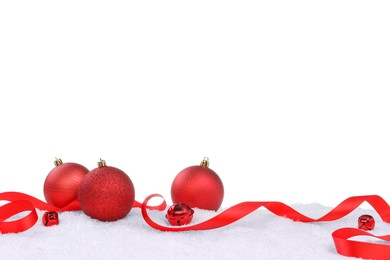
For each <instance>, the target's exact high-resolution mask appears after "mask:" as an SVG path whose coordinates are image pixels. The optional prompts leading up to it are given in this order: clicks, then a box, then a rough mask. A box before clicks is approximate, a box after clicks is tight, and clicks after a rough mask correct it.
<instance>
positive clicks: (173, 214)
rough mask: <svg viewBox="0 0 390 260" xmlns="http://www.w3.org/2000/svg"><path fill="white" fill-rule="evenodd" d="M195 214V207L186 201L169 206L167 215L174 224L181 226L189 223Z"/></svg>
mask: <svg viewBox="0 0 390 260" xmlns="http://www.w3.org/2000/svg"><path fill="white" fill-rule="evenodd" d="M193 215H194V210H193V209H191V208H190V207H189V206H187V205H186V204H184V203H178V204H173V205H172V206H170V207H169V209H168V212H167V214H166V215H165V217H166V219H167V220H168V221H169V223H170V224H171V225H172V226H181V225H187V224H189V223H190V222H191V220H192V216H193Z"/></svg>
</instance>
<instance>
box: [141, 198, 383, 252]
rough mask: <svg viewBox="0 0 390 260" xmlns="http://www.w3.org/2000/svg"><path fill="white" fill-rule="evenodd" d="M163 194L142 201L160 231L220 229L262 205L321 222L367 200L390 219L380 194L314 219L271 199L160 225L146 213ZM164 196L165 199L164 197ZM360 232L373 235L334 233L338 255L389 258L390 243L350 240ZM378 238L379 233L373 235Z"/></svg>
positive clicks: (351, 231) (343, 204) (149, 221)
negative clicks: (188, 221) (201, 218)
mask: <svg viewBox="0 0 390 260" xmlns="http://www.w3.org/2000/svg"><path fill="white" fill-rule="evenodd" d="M155 197H160V198H163V197H162V196H161V195H159V194H152V195H150V196H148V197H147V198H146V199H145V201H144V202H143V204H142V208H141V210H142V216H143V218H144V220H145V221H146V223H147V224H148V225H149V226H151V227H152V228H155V229H158V230H161V231H173V232H178V231H190V230H208V229H216V228H220V227H223V226H226V225H229V224H232V223H233V222H235V221H237V220H239V219H241V218H243V217H245V216H247V215H248V214H250V213H252V212H253V211H255V210H257V209H258V208H260V207H265V208H266V209H268V210H269V211H271V212H272V213H274V214H275V215H278V216H281V217H286V218H289V219H292V220H294V221H300V222H322V221H333V220H337V219H340V218H342V217H344V216H346V215H348V214H349V213H351V212H352V211H353V210H355V209H356V208H357V207H359V206H360V205H361V204H362V203H363V202H368V203H369V204H370V205H371V206H372V207H373V208H374V209H375V210H376V211H377V212H378V214H379V216H380V217H381V218H382V220H383V221H385V222H390V206H389V205H388V204H387V202H386V201H385V200H383V199H382V198H381V197H380V196H377V195H368V196H356V197H350V198H348V199H346V200H344V201H343V202H341V203H340V204H339V205H338V206H336V207H335V208H334V209H332V210H331V211H329V212H328V213H327V214H325V215H324V216H322V217H320V218H318V219H313V218H310V217H307V216H305V215H303V214H301V213H299V212H298V211H296V210H294V209H293V208H291V207H289V206H287V205H286V204H283V203H281V202H276V201H269V202H261V201H260V202H256V201H249V202H242V203H239V204H237V205H234V206H232V207H230V208H228V209H226V210H225V211H223V212H221V213H219V214H218V215H216V216H215V217H213V218H211V219H209V220H206V221H204V222H202V223H198V224H194V225H190V226H181V227H167V226H163V225H160V224H158V223H156V222H154V221H153V220H152V219H151V218H150V217H149V215H148V213H147V211H146V210H147V204H148V202H149V200H150V199H152V198H155ZM163 199H164V198H163ZM358 235H370V236H374V235H371V234H370V233H367V232H365V231H362V230H359V229H353V228H342V229H339V230H336V231H335V232H333V234H332V236H333V240H334V243H335V246H336V250H337V252H338V253H339V254H341V255H345V256H353V257H362V258H366V259H367V258H369V259H390V246H388V245H381V244H374V243H368V242H358V241H351V240H348V239H349V238H351V237H354V236H358ZM374 237H376V236H374ZM377 238H380V239H383V240H386V241H390V235H389V236H382V237H377Z"/></svg>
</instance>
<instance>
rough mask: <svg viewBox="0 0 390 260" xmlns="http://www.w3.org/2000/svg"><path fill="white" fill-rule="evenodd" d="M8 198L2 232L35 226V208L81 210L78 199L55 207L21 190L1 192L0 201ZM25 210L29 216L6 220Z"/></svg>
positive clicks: (1, 212) (0, 226)
mask: <svg viewBox="0 0 390 260" xmlns="http://www.w3.org/2000/svg"><path fill="white" fill-rule="evenodd" d="M1 200H6V201H10V203H8V204H5V205H3V206H1V207H0V233H3V234H5V233H18V232H23V231H26V230H27V229H29V228H31V227H32V226H34V224H35V223H36V222H37V220H38V215H37V212H36V210H35V208H38V209H40V210H47V211H57V212H63V211H74V210H80V204H79V202H78V200H74V201H72V202H71V203H69V204H68V205H66V206H65V207H63V208H58V207H55V206H53V205H51V204H48V203H46V202H44V201H42V200H39V199H37V198H35V197H33V196H30V195H28V194H25V193H21V192H2V193H0V201H1ZM140 207H142V204H141V203H140V202H138V201H134V204H133V208H140ZM165 208H166V203H165V201H164V202H163V203H161V204H160V205H157V206H148V209H151V210H164V209H165ZM24 211H31V212H30V213H29V214H28V215H27V216H25V217H23V218H20V219H18V220H15V221H5V220H7V219H9V218H10V217H12V216H14V215H16V214H18V213H22V212H24Z"/></svg>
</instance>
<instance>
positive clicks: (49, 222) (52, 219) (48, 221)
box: [42, 211, 60, 227]
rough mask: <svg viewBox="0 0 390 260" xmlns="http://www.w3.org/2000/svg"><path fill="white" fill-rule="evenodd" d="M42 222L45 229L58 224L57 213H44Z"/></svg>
mask: <svg viewBox="0 0 390 260" xmlns="http://www.w3.org/2000/svg"><path fill="white" fill-rule="evenodd" d="M42 222H43V225H45V226H46V227H50V226H53V225H58V223H59V222H60V220H59V218H58V213H57V212H55V211H50V212H45V214H43V216H42Z"/></svg>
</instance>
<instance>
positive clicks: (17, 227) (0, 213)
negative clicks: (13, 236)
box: [0, 200, 38, 234]
mask: <svg viewBox="0 0 390 260" xmlns="http://www.w3.org/2000/svg"><path fill="white" fill-rule="evenodd" d="M25 211H31V212H30V213H29V214H28V215H27V216H25V217H23V218H20V219H17V220H13V221H5V220H7V219H9V218H10V217H12V216H14V215H16V214H18V213H22V212H25ZM37 220H38V215H37V212H36V211H35V208H34V205H33V204H32V203H31V202H29V201H26V200H16V201H12V202H10V203H8V204H5V205H3V206H1V207H0V233H2V234H5V233H18V232H22V231H25V230H27V229H29V228H31V227H32V226H34V224H35V223H36V222H37Z"/></svg>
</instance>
